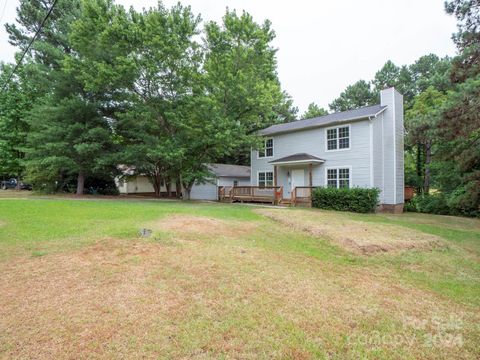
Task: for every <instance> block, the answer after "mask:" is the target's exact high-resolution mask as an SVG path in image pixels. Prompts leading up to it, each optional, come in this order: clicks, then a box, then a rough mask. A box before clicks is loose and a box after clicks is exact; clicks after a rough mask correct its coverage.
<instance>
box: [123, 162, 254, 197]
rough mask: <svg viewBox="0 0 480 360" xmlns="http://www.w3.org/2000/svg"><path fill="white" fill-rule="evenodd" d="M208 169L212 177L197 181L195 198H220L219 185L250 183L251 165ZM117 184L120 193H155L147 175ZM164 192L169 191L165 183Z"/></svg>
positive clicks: (126, 171) (192, 193)
mask: <svg viewBox="0 0 480 360" xmlns="http://www.w3.org/2000/svg"><path fill="white" fill-rule="evenodd" d="M207 168H208V170H209V171H210V172H211V173H212V177H211V178H210V179H206V180H205V181H203V182H198V183H195V184H194V185H193V187H192V191H191V193H190V198H191V199H193V200H218V187H219V186H226V187H230V186H245V185H247V186H248V185H250V167H249V166H240V165H227V164H209V165H207ZM129 172H130V173H132V171H131V169H125V171H124V175H129ZM116 184H117V187H118V190H119V192H120V194H146V195H151V194H154V192H155V191H154V189H153V185H152V184H151V183H150V181H149V180H148V178H147V177H146V176H142V175H139V176H134V177H130V178H117V179H116ZM161 191H162V193H165V194H166V192H167V189H166V187H165V185H164V184H162V187H161Z"/></svg>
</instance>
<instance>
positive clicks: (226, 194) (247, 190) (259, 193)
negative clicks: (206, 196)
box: [218, 186, 283, 205]
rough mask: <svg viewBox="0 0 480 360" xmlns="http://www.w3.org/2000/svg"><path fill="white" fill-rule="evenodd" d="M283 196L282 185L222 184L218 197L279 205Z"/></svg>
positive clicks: (222, 199)
mask: <svg viewBox="0 0 480 360" xmlns="http://www.w3.org/2000/svg"><path fill="white" fill-rule="evenodd" d="M282 198H283V187H282V186H221V187H219V189H218V199H219V200H220V201H228V202H258V203H271V204H274V205H278V204H280V202H281V199H282Z"/></svg>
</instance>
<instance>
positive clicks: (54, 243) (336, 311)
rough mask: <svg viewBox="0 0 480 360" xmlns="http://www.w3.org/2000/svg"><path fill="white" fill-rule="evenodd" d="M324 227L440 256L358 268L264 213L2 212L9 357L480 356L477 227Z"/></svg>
mask: <svg viewBox="0 0 480 360" xmlns="http://www.w3.org/2000/svg"><path fill="white" fill-rule="evenodd" d="M4 197H6V196H5V195H4ZM283 211H285V212H287V213H286V214H287V215H289V214H291V216H289V217H291V218H292V219H293V218H295V216H298V215H299V217H307V216H308V217H310V218H312V219H314V221H315V219H316V214H320V212H319V211H318V210H304V209H285V210H283ZM322 213H325V212H322ZM327 214H328V216H330V217H331V218H332V219H335V221H339V222H340V223H342V224H344V225H345V226H348V225H351V224H357V223H361V224H365V225H362V227H363V226H366V227H370V228H375V227H379V226H385V225H386V226H391V227H392V228H393V227H401V228H402V229H404V231H405V232H406V233H407V234H408V232H409V231H411V232H413V231H415V232H417V233H418V232H420V233H425V234H432V235H436V236H438V238H439V239H441V241H442V243H443V244H444V246H441V247H438V248H434V249H431V250H406V251H395V252H386V253H379V254H373V255H368V256H367V255H360V254H356V253H353V252H351V251H348V250H346V249H345V248H343V247H342V246H340V245H338V244H337V243H336V242H334V241H332V240H331V238H329V236H328V234H327V235H326V236H315V235H312V234H310V233H308V232H306V231H299V230H294V229H293V228H292V227H291V226H287V225H285V224H283V223H280V222H277V221H273V220H271V219H269V218H267V217H265V216H263V215H262V214H261V211H259V207H258V206H248V205H229V204H213V203H195V202H190V203H188V202H186V203H182V202H176V201H148V200H99V199H89V200H71V199H62V198H54V199H39V198H35V197H28V196H27V197H26V198H12V199H9V198H3V199H0V271H1V273H2V277H1V279H0V288H1V289H2V292H1V293H0V358H32V357H34V358H71V357H90V358H91V357H93V358H97V357H98V358H119V357H122V358H131V357H146V358H159V357H160V358H199V359H203V358H252V359H256V358H291V359H309V358H338V359H345V358H347V359H348V358H351V359H357V358H380V359H390V358H412V359H413V358H426V359H427V358H445V359H450V358H465V359H476V358H479V357H480V349H479V346H478V344H480V329H479V325H478V324H479V323H480V312H479V309H480V261H479V260H480V221H479V220H478V219H465V218H455V217H442V216H430V215H422V214H404V215H382V214H370V215H360V214H348V213H334V212H328V213H327ZM318 219H319V220H318V221H322V220H321V218H320V217H319V218H318ZM144 227H146V228H149V229H152V230H153V236H152V237H150V238H147V239H142V238H139V237H138V230H139V229H140V228H144ZM359 231H361V229H359Z"/></svg>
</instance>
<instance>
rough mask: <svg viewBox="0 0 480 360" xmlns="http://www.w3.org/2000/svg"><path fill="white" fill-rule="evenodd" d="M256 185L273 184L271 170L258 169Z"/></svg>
mask: <svg viewBox="0 0 480 360" xmlns="http://www.w3.org/2000/svg"><path fill="white" fill-rule="evenodd" d="M258 186H260V187H265V186H273V172H271V171H260V172H259V173H258Z"/></svg>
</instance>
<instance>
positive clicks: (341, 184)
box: [327, 168, 351, 189]
mask: <svg viewBox="0 0 480 360" xmlns="http://www.w3.org/2000/svg"><path fill="white" fill-rule="evenodd" d="M350 176H351V171H350V168H335V169H327V186H328V187H333V188H337V189H338V188H349V187H350Z"/></svg>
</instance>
